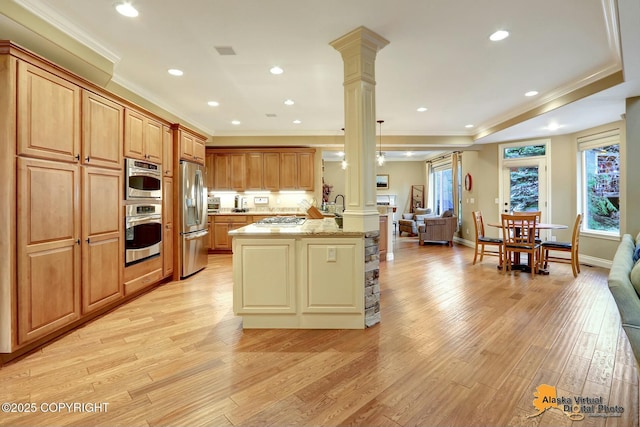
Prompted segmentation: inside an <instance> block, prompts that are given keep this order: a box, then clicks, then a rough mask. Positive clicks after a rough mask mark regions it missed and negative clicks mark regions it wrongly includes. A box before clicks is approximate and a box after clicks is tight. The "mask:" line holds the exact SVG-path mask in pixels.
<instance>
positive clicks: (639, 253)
mask: <svg viewBox="0 0 640 427" xmlns="http://www.w3.org/2000/svg"><path fill="white" fill-rule="evenodd" d="M639 259H640V243H638V245H637V246H636V249H635V250H634V251H633V262H638V260H639Z"/></svg>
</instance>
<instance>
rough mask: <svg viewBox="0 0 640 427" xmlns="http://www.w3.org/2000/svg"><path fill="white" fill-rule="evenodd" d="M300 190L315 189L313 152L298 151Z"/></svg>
mask: <svg viewBox="0 0 640 427" xmlns="http://www.w3.org/2000/svg"><path fill="white" fill-rule="evenodd" d="M297 157H298V188H297V189H298V190H307V191H313V178H314V174H313V166H314V155H313V153H298V154H297Z"/></svg>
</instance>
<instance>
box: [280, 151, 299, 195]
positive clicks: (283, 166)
mask: <svg viewBox="0 0 640 427" xmlns="http://www.w3.org/2000/svg"><path fill="white" fill-rule="evenodd" d="M297 187H298V155H297V153H280V189H282V190H296V189H297Z"/></svg>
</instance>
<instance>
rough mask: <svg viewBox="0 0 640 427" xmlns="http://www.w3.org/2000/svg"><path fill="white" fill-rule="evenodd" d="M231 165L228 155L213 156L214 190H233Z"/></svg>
mask: <svg viewBox="0 0 640 427" xmlns="http://www.w3.org/2000/svg"><path fill="white" fill-rule="evenodd" d="M230 174H231V164H230V159H229V155H228V154H214V155H213V189H214V190H231V178H230Z"/></svg>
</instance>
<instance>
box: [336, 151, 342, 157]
mask: <svg viewBox="0 0 640 427" xmlns="http://www.w3.org/2000/svg"><path fill="white" fill-rule="evenodd" d="M336 156H338V157H342V156H344V151H338V152H337V153H336Z"/></svg>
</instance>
